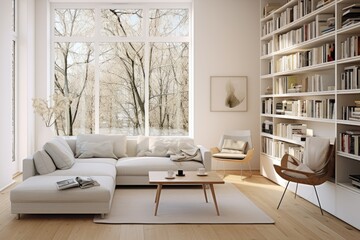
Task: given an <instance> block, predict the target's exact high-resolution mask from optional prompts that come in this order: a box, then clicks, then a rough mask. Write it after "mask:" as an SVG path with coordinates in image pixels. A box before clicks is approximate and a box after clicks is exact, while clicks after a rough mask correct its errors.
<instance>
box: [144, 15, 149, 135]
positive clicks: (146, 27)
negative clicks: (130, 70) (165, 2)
mask: <svg viewBox="0 0 360 240" xmlns="http://www.w3.org/2000/svg"><path fill="white" fill-rule="evenodd" d="M143 24H144V28H143V29H144V40H145V99H144V102H145V136H149V134H150V129H149V128H150V116H149V105H150V102H149V100H150V99H149V96H150V93H149V91H150V90H149V86H150V85H149V77H150V76H149V72H150V42H149V8H144V23H143Z"/></svg>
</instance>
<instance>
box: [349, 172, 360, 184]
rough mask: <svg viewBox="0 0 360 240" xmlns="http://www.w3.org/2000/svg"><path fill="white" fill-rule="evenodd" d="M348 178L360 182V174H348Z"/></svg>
mask: <svg viewBox="0 0 360 240" xmlns="http://www.w3.org/2000/svg"><path fill="white" fill-rule="evenodd" d="M349 178H350V179H351V180H354V181H356V182H358V183H360V174H350V175H349Z"/></svg>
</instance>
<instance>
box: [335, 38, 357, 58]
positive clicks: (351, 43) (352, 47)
mask: <svg viewBox="0 0 360 240" xmlns="http://www.w3.org/2000/svg"><path fill="white" fill-rule="evenodd" d="M340 46H341V47H340V58H341V59H343V58H349V57H356V56H359V55H360V36H351V37H348V38H346V39H345V41H342V42H341V45H340Z"/></svg>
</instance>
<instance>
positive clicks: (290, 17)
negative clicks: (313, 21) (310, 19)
mask: <svg viewBox="0 0 360 240" xmlns="http://www.w3.org/2000/svg"><path fill="white" fill-rule="evenodd" d="M317 2H318V0H299V1H298V4H296V5H294V6H292V7H288V8H286V9H285V10H284V11H283V12H281V13H280V15H279V16H278V17H276V18H275V30H276V29H279V28H281V27H283V26H285V25H287V24H289V23H292V22H294V21H296V20H297V19H299V18H301V17H303V16H305V15H307V14H309V13H311V12H313V11H314V10H316V9H318V8H319V6H317Z"/></svg>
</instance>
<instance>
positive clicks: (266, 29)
mask: <svg viewBox="0 0 360 240" xmlns="http://www.w3.org/2000/svg"><path fill="white" fill-rule="evenodd" d="M273 31H274V21H273V20H269V21H267V22H265V23H264V24H263V25H262V27H261V36H266V35H268V34H270V33H272V32H273Z"/></svg>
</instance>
